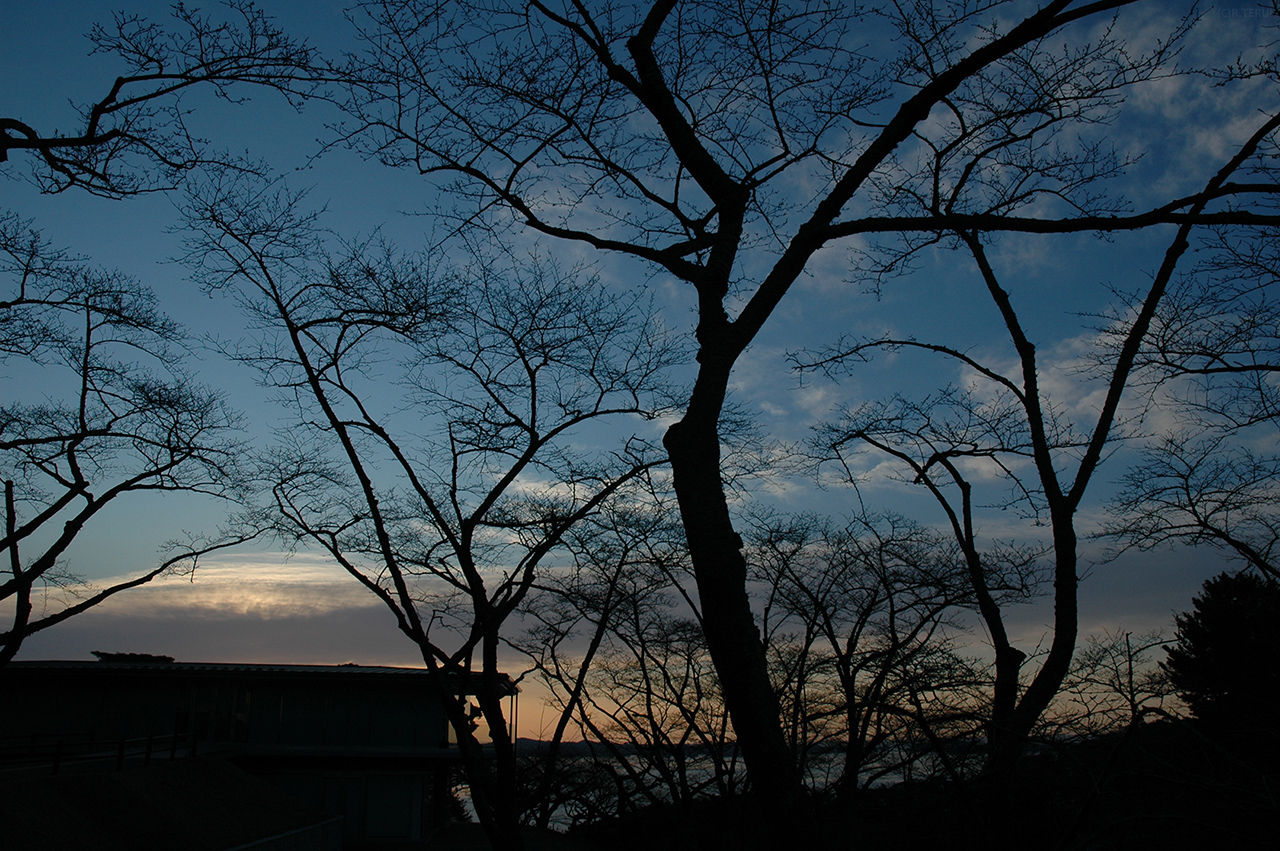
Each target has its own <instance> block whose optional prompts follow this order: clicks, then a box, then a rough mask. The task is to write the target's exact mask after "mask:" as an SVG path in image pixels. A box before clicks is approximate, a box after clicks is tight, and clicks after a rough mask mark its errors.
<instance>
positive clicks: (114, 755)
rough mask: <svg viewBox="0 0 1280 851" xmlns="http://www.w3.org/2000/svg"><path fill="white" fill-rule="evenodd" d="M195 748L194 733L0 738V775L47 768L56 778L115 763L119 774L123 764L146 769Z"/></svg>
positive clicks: (56, 735)
mask: <svg viewBox="0 0 1280 851" xmlns="http://www.w3.org/2000/svg"><path fill="white" fill-rule="evenodd" d="M197 748H198V739H197V737H196V734H195V733H194V732H191V733H178V734H173V735H167V736H139V737H133V738H126V737H119V738H103V737H101V736H95V735H93V734H91V733H90V734H69V735H58V734H33V735H29V736H10V737H7V738H0V772H6V773H7V772H14V771H32V770H39V769H45V768H47V769H48V773H49V774H58V773H59V772H60V771H62V770H63V769H64V768H66V767H69V766H76V765H86V764H89V763H98V764H99V765H100V764H101V763H103V762H108V763H109V762H110V761H114V762H115V770H116V771H121V770H123V769H124V767H125V765H126V764H130V765H132V764H138V763H139V762H140V763H141V764H142V765H149V764H150V763H151V761H152V760H153V759H170V760H172V759H178V758H179V757H193V756H196V751H197ZM41 773H43V772H41Z"/></svg>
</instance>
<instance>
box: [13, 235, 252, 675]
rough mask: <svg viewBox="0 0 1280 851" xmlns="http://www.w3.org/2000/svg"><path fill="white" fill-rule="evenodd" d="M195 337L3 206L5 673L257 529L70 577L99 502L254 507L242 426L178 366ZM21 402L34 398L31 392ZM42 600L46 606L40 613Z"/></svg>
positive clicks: (208, 537) (137, 286) (127, 284)
mask: <svg viewBox="0 0 1280 851" xmlns="http://www.w3.org/2000/svg"><path fill="white" fill-rule="evenodd" d="M185 345H186V339H185V332H184V331H183V329H182V328H181V327H180V326H179V325H178V324H177V323H175V322H174V321H173V320H171V319H170V318H169V317H167V316H165V315H164V314H163V313H161V312H160V311H159V310H158V309H157V307H156V299H155V296H154V294H153V293H152V292H151V291H150V290H149V289H147V288H146V287H144V286H143V285H142V284H141V283H139V282H138V281H136V280H133V279H132V278H129V277H126V276H124V275H122V274H120V273H119V272H114V271H111V270H104V269H98V268H95V267H93V266H91V265H89V264H88V263H86V262H84V261H83V260H82V259H81V258H79V257H76V256H74V255H71V254H69V253H68V252H65V251H62V250H60V249H57V248H55V247H53V246H52V245H50V244H49V243H48V241H46V240H45V239H44V237H43V236H42V235H41V234H40V233H39V231H37V230H35V229H33V228H32V226H31V223H30V222H27V221H24V220H22V219H19V218H18V217H17V216H16V215H13V214H12V213H3V212H0V367H3V369H4V370H6V371H7V373H6V377H17V376H38V377H39V379H40V382H39V384H38V385H37V384H33V383H28V384H26V385H19V387H21V389H20V390H15V389H14V387H13V386H12V385H8V384H7V385H6V387H5V393H4V395H3V396H0V481H3V482H4V513H5V514H4V521H3V527H0V553H3V558H4V562H5V565H4V569H5V573H6V574H8V576H6V577H4V578H3V579H0V604H4V605H6V606H9V605H11V606H12V607H13V608H12V620H11V622H10V624H9V628H8V629H7V630H3V631H0V667H2V666H3V665H4V664H5V663H7V662H8V661H10V660H11V659H12V658H13V657H14V655H15V654H16V653H17V652H18V650H19V648H20V647H21V646H22V643H23V641H25V640H26V639H27V638H28V637H29V636H31V635H32V634H33V633H36V632H39V631H40V630H42V629H47V628H48V627H51V626H53V625H55V624H58V623H61V622H62V621H64V620H66V619H67V618H69V617H72V616H74V615H77V614H80V613H81V612H84V611H86V610H87V609H89V608H92V607H93V606H96V605H97V604H99V603H101V602H102V601H104V600H106V599H107V598H108V597H111V596H113V595H114V594H117V593H119V592H120V591H123V590H125V589H128V588H133V587H136V586H138V585H142V584H144V583H146V582H150V581H151V580H152V579H155V578H156V577H159V576H163V575H166V574H170V573H189V572H190V571H192V570H194V568H195V563H196V560H197V559H198V558H199V557H200V556H202V555H205V554H207V553H210V552H214V551H217V550H220V549H223V548H225V547H229V546H232V545H234V544H238V543H242V542H244V541H246V540H249V539H251V538H253V537H256V535H257V529H256V528H255V522H254V520H253V519H252V518H251V517H249V516H248V515H247V514H246V515H244V516H241V517H240V518H238V519H237V521H236V522H235V523H234V524H233V527H228V528H224V529H220V530H218V532H216V533H213V534H205V535H196V536H191V537H189V538H187V539H186V540H183V541H171V542H170V543H169V544H168V545H167V546H168V552H167V553H166V554H165V557H164V558H163V559H162V560H161V562H160V563H159V564H157V565H154V566H152V567H150V568H148V569H146V570H142V571H138V572H136V573H135V574H134V575H133V576H131V577H129V578H126V579H122V580H120V581H117V582H114V583H112V584H110V585H108V586H107V587H95V586H93V585H92V584H90V583H88V582H86V581H84V580H83V579H81V578H80V577H78V576H75V575H73V574H71V573H69V572H68V570H67V565H66V562H65V560H66V557H67V552H68V550H69V549H70V547H71V546H72V544H73V543H74V542H75V540H76V539H77V538H78V537H80V535H81V533H82V532H83V531H84V530H85V529H86V528H90V529H91V528H93V527H95V526H99V525H101V524H102V523H103V522H104V521H103V518H102V517H101V516H100V512H102V511H103V509H106V508H108V507H109V506H112V505H118V504H119V503H120V502H129V501H130V500H131V499H134V498H135V496H133V495H137V494H141V493H153V494H155V493H175V492H186V493H192V494H203V495H206V496H212V497H215V498H219V499H222V500H225V501H227V502H228V504H233V505H244V504H246V503H247V501H248V493H249V491H248V488H249V486H250V472H249V471H248V470H247V465H245V464H244V463H243V461H242V457H243V455H244V446H243V444H242V443H241V441H240V440H239V439H238V435H237V431H238V430H239V427H240V423H239V419H238V417H237V415H236V414H235V413H234V412H233V411H231V410H230V409H229V408H228V407H227V405H226V404H225V402H224V401H223V399H222V396H221V395H220V394H219V393H217V392H216V391H214V390H211V389H210V388H208V387H204V386H202V385H200V384H198V383H197V382H195V381H194V380H192V378H191V376H190V375H188V374H187V373H186V372H184V371H183V369H182V354H183V347H184V346H185ZM19 394H22V395H19ZM41 597H43V599H44V605H43V607H41V606H40V605H39V600H40V599H41Z"/></svg>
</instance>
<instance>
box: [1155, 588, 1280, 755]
mask: <svg viewBox="0 0 1280 851" xmlns="http://www.w3.org/2000/svg"><path fill="white" fill-rule="evenodd" d="M1192 603H1193V607H1194V609H1193V611H1191V612H1184V613H1183V614H1180V615H1178V616H1177V617H1176V621H1177V626H1178V631H1177V639H1178V640H1177V644H1176V645H1175V646H1174V647H1172V648H1170V650H1169V661H1168V662H1167V663H1165V668H1166V670H1167V671H1168V672H1169V677H1170V679H1171V681H1172V683H1173V686H1174V688H1176V689H1177V691H1178V693H1179V694H1180V695H1181V696H1182V699H1183V700H1185V701H1186V702H1187V705H1188V706H1189V707H1190V709H1191V712H1192V714H1193V715H1195V717H1196V718H1197V719H1198V720H1200V721H1202V722H1204V723H1205V724H1206V725H1210V726H1212V727H1214V728H1217V729H1226V730H1234V731H1247V730H1252V731H1263V730H1270V729H1271V728H1272V727H1273V725H1274V723H1275V721H1276V715H1277V709H1276V707H1277V704H1278V702H1280V661H1278V660H1280V631H1278V630H1277V629H1276V626H1277V624H1278V623H1280V585H1277V584H1276V583H1275V582H1274V581H1271V580H1269V579H1264V578H1260V577H1258V576H1256V575H1254V574H1252V573H1238V574H1234V575H1233V574H1229V573H1223V574H1220V575H1219V576H1217V577H1214V578H1213V579H1210V580H1208V581H1206V582H1205V584H1204V590H1203V591H1202V592H1201V593H1200V596H1198V597H1196V598H1195V599H1194V600H1193V601H1192Z"/></svg>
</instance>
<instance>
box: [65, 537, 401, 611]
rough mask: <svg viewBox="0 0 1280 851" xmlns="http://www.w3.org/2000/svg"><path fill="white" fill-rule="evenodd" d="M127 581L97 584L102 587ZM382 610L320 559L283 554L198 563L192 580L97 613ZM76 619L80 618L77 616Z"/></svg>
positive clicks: (165, 582)
mask: <svg viewBox="0 0 1280 851" xmlns="http://www.w3.org/2000/svg"><path fill="white" fill-rule="evenodd" d="M127 578H128V577H126V576H115V577H106V578H104V579H98V580H95V582H94V586H95V587H99V588H101V587H106V586H109V585H111V584H114V583H116V582H120V581H124V580H125V579H127ZM381 605H382V603H381V602H379V601H378V600H377V599H376V598H375V597H374V596H373V595H372V594H370V593H369V592H368V591H366V590H365V589H364V588H363V587H361V586H360V585H358V584H357V583H356V581H355V580H354V579H353V578H351V577H350V576H348V575H347V574H346V573H345V572H344V571H343V570H342V569H341V568H339V567H337V566H336V565H333V564H332V563H329V562H327V561H325V560H324V559H323V558H322V557H320V556H312V555H296V556H293V557H292V558H290V557H287V556H286V555H285V554H283V553H278V554H274V556H273V555H271V554H262V555H254V556H252V557H251V558H249V559H246V558H244V557H241V558H236V557H235V556H226V557H224V558H222V559H217V560H213V559H210V560H208V561H207V562H205V561H202V562H201V565H200V566H199V567H198V568H197V569H196V571H195V573H194V575H192V576H191V577H177V576H174V577H167V578H164V579H158V580H155V581H154V582H152V583H150V584H148V585H143V586H141V587H138V588H133V589H130V590H128V591H124V592H121V593H120V594H117V595H116V596H114V597H112V598H110V599H109V600H107V601H105V602H103V603H102V604H100V605H99V606H98V607H97V609H98V610H100V611H102V612H104V613H109V614H110V615H112V616H118V617H144V618H153V619H170V620H192V619H196V620H220V619H225V618H229V617H230V618H254V619H259V620H272V619H279V618H305V617H316V616H320V615H326V614H330V613H333V612H338V611H344V610H349V609H360V608H371V607H372V608H377V607H380V606H381ZM80 617H84V616H83V615H81V616H80Z"/></svg>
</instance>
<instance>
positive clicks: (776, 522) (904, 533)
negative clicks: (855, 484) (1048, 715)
mask: <svg viewBox="0 0 1280 851" xmlns="http://www.w3.org/2000/svg"><path fill="white" fill-rule="evenodd" d="M748 540H749V542H750V549H749V550H748V552H749V553H750V554H751V556H752V563H753V565H758V567H757V568H756V569H757V570H758V571H759V575H758V579H757V582H758V583H759V585H760V586H762V587H763V588H764V589H765V590H764V591H763V592H761V593H762V595H763V597H764V601H763V604H762V610H763V618H762V620H763V622H764V624H765V645H766V648H767V649H768V651H769V653H770V657H771V660H772V667H773V669H774V677H775V682H777V684H778V686H777V687H778V691H779V695H780V697H781V699H782V704H783V708H784V718H785V722H786V729H787V733H788V737H789V739H790V741H791V743H792V747H793V748H795V749H796V752H797V762H798V764H799V765H800V766H801V767H802V768H806V767H807V768H808V769H809V770H807V772H806V773H807V774H808V775H810V783H811V784H813V785H816V786H817V787H818V788H822V787H823V786H825V785H827V784H826V783H825V782H824V780H825V779H826V778H825V774H824V773H823V772H820V771H817V769H818V767H819V766H821V765H822V764H823V763H826V762H830V757H831V754H832V753H834V752H837V751H836V748H840V749H842V751H843V760H842V761H841V763H840V764H839V765H838V767H837V766H831V767H832V768H838V770H837V772H836V777H835V781H834V786H835V787H836V788H837V789H839V790H840V791H842V792H848V791H853V790H855V789H858V788H860V787H861V786H863V785H869V784H872V783H875V782H876V781H878V780H881V779H883V778H884V777H886V776H903V775H904V774H907V773H910V771H911V766H912V765H913V764H914V763H918V762H919V761H921V760H922V759H924V758H926V757H927V755H928V754H929V753H930V752H933V753H934V754H935V756H936V755H937V753H938V752H939V750H940V748H939V746H940V745H941V744H942V738H943V737H949V736H950V735H951V733H952V730H951V729H950V728H954V727H955V726H956V724H955V723H954V722H955V721H956V720H957V719H958V718H960V717H962V716H963V717H967V719H968V720H969V723H970V726H972V725H973V724H974V723H975V722H976V719H978V718H980V717H981V715H982V713H981V712H980V711H975V708H974V707H972V706H969V705H967V704H968V702H969V701H968V698H969V697H970V695H971V693H972V692H973V690H974V687H975V686H976V685H977V684H978V683H979V682H980V681H981V678H980V676H979V675H978V674H977V673H976V671H975V670H974V668H973V666H972V665H971V664H969V663H967V662H966V661H965V660H963V659H961V658H960V657H959V655H958V654H957V653H956V652H955V649H954V647H953V638H954V636H955V635H956V634H957V633H958V632H960V627H959V624H958V623H957V622H956V620H955V618H956V615H957V614H958V613H959V612H960V611H961V610H962V609H963V608H965V607H967V605H968V603H969V600H970V599H971V593H970V591H969V589H968V584H967V582H966V579H965V572H964V567H963V560H962V559H961V557H960V554H959V552H958V550H957V548H956V546H955V543H954V541H952V540H951V538H950V536H944V535H938V534H937V533H934V532H931V531H929V530H927V529H925V528H923V527H921V526H919V525H917V524H915V523H912V522H910V521H908V520H906V519H905V518H902V517H896V516H892V515H890V516H885V517H879V518H876V517H859V518H856V519H855V520H854V521H852V522H850V523H849V524H848V525H846V526H835V525H832V524H830V523H829V522H822V521H820V520H819V519H818V518H815V517H811V516H800V517H779V516H768V515H766V516H763V517H757V518H756V520H755V521H754V522H753V523H752V526H751V529H750V531H749V533H748ZM926 702H928V703H929V704H930V705H929V709H928V711H927V712H926V711H925V703H926ZM943 728H948V730H947V733H945V734H944V733H943ZM921 741H924V742H926V745H925V747H924V748H921V747H919V746H918V742H921ZM943 756H944V758H945V755H943Z"/></svg>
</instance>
